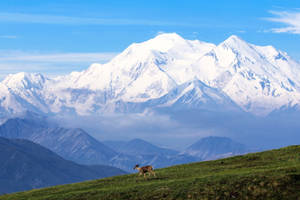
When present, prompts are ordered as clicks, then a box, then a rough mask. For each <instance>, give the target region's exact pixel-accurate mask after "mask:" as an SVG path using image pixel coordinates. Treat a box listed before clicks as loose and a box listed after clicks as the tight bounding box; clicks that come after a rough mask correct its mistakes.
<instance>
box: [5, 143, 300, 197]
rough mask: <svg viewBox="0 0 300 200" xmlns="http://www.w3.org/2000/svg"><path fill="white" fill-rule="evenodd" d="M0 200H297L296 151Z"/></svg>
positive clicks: (299, 152)
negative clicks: (145, 177)
mask: <svg viewBox="0 0 300 200" xmlns="http://www.w3.org/2000/svg"><path fill="white" fill-rule="evenodd" d="M155 171H156V175H157V177H149V178H147V179H146V180H144V178H143V177H137V174H131V175H123V176H116V177H111V178H105V179H99V180H93V181H86V182H81V183H75V184H69V185H61V186H55V187H49V188H44V189H36V190H31V191H26V192H19V193H14V194H8V195H2V196H0V200H67V199H68V200H99V199H112V200H117V199H140V200H143V199H145V200H146V199H147V200H149V199H222V200H223V199H280V200H282V199H289V200H291V199H299V200H300V146H290V147H286V148H282V149H277V150H271V151H266V152H261V153H253V154H247V155H243V156H236V157H231V158H226V159H221V160H216V161H206V162H199V163H192V164H185V165H177V166H173V167H169V168H163V169H157V170H155Z"/></svg>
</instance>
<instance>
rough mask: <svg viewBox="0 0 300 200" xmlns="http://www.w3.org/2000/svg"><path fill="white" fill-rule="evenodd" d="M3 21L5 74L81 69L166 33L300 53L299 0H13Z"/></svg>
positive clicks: (0, 60)
mask: <svg viewBox="0 0 300 200" xmlns="http://www.w3.org/2000/svg"><path fill="white" fill-rule="evenodd" d="M0 25H1V29H0V44H1V46H0V74H1V75H0V78H3V77H4V76H5V75H6V74H8V73H16V72H18V71H28V72H42V73H47V74H49V75H57V74H65V73H68V72H70V71H73V70H82V69H85V68H87V67H88V66H89V64H90V63H92V62H102V63H103V62H107V61H108V60H109V59H111V58H112V57H113V56H114V55H116V54H117V53H118V52H121V51H122V50H124V49H125V48H126V47H127V46H128V45H130V44H131V43H133V42H141V41H145V40H148V39H150V38H152V37H155V36H156V35H157V34H158V33H160V32H176V33H178V34H180V35H181V36H183V37H184V38H186V39H199V40H202V41H207V42H212V43H215V44H218V43H220V42H222V41H223V40H225V39H226V38H227V37H229V36H230V35H232V34H235V35H238V36H240V37H241V38H243V39H244V40H246V41H248V42H250V43H254V44H257V45H273V46H275V47H276V48H278V49H281V50H283V51H286V52H287V53H288V54H289V55H290V56H292V57H294V58H295V59H296V60H300V48H299V44H300V1H297V0H280V1H279V0H251V1H250V0H249V1H238V0H226V1H225V0H224V1H223V0H222V1H221V0H219V1H199V0H188V1H182V0H180V1H179V0H165V1H161V0H160V1H158V0H151V1H144V0H131V1H125V0H115V1H112V0H110V1H108V0H101V1H96V0H89V1H82V0H43V1H41V0H26V1H24V0H6V1H1V2H0Z"/></svg>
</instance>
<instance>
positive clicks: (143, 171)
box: [133, 165, 156, 178]
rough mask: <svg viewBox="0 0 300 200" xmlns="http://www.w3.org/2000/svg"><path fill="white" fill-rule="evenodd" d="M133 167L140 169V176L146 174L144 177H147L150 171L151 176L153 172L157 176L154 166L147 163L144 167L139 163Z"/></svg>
mask: <svg viewBox="0 0 300 200" xmlns="http://www.w3.org/2000/svg"><path fill="white" fill-rule="evenodd" d="M133 169H137V170H139V176H141V175H142V174H144V178H146V173H148V172H149V176H150V175H151V174H152V175H153V176H155V177H156V175H155V172H154V171H153V167H152V166H151V165H147V166H144V167H140V166H139V165H135V167H134V168H133Z"/></svg>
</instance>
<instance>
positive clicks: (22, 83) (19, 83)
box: [2, 72, 46, 88]
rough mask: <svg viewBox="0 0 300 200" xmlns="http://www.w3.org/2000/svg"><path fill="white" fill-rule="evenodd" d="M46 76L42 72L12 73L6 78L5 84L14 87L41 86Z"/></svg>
mask: <svg viewBox="0 0 300 200" xmlns="http://www.w3.org/2000/svg"><path fill="white" fill-rule="evenodd" d="M45 80H46V79H45V77H44V76H43V75H42V74H40V73H26V72H19V73H17V74H10V75H8V76H7V77H6V78H5V79H4V80H3V82H2V83H3V84H5V85H6V86H8V87H9V88H13V87H25V88H32V87H40V86H42V84H43V83H44V82H45Z"/></svg>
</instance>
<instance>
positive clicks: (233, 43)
mask: <svg viewBox="0 0 300 200" xmlns="http://www.w3.org/2000/svg"><path fill="white" fill-rule="evenodd" d="M219 46H226V47H230V48H234V49H241V48H242V49H244V48H247V47H248V46H249V44H248V43H247V42H246V41H244V40H243V39H241V38H240V37H238V36H236V35H231V36H230V37H229V38H227V39H226V40H225V41H224V42H222V43H221V44H220V45H219Z"/></svg>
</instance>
